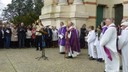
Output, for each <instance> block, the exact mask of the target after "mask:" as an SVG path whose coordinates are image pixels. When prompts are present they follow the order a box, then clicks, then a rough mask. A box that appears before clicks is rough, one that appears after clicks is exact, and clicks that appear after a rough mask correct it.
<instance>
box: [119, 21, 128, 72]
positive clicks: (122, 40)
mask: <svg viewBox="0 0 128 72" xmlns="http://www.w3.org/2000/svg"><path fill="white" fill-rule="evenodd" d="M121 26H122V33H121V35H120V36H119V38H118V39H119V41H118V46H119V50H121V51H122V64H123V71H122V72H128V56H127V52H128V22H124V23H122V24H121Z"/></svg>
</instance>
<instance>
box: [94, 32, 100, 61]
mask: <svg viewBox="0 0 128 72" xmlns="http://www.w3.org/2000/svg"><path fill="white" fill-rule="evenodd" d="M94 46H95V47H96V52H97V58H98V59H102V48H101V47H100V40H99V37H98V33H96V39H95V43H94Z"/></svg>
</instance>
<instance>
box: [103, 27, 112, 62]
mask: <svg viewBox="0 0 128 72" xmlns="http://www.w3.org/2000/svg"><path fill="white" fill-rule="evenodd" d="M107 29H108V28H107V27H104V28H103V30H102V33H103V34H104V33H105V31H106V30H107ZM104 51H105V53H106V54H107V56H108V58H109V59H110V60H111V61H112V56H111V53H110V51H109V49H108V48H107V47H105V46H104Z"/></svg>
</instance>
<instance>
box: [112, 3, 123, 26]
mask: <svg viewBox="0 0 128 72" xmlns="http://www.w3.org/2000/svg"><path fill="white" fill-rule="evenodd" d="M114 9H115V24H116V25H119V24H121V20H122V19H123V5H122V4H117V5H115V6H114Z"/></svg>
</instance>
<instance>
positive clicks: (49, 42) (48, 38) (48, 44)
mask: <svg viewBox="0 0 128 72" xmlns="http://www.w3.org/2000/svg"><path fill="white" fill-rule="evenodd" d="M45 31H46V32H47V33H48V34H46V35H45V41H46V47H47V48H50V47H51V46H52V29H51V28H49V26H46V29H45Z"/></svg>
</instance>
